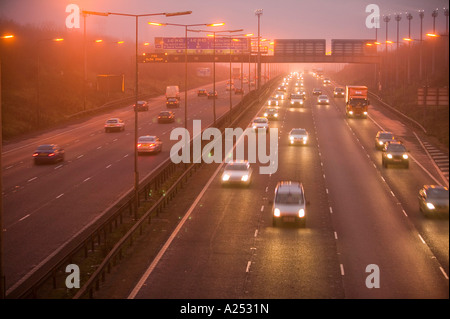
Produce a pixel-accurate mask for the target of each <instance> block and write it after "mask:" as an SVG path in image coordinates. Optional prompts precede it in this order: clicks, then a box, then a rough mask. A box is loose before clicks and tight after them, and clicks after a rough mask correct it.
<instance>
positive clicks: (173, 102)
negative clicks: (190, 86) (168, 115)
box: [166, 97, 180, 108]
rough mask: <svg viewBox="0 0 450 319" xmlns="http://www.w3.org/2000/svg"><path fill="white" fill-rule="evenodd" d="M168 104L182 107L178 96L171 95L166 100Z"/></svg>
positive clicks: (168, 105)
mask: <svg viewBox="0 0 450 319" xmlns="http://www.w3.org/2000/svg"><path fill="white" fill-rule="evenodd" d="M166 106H167V107H170V108H173V107H180V101H179V100H178V99H177V98H174V97H169V98H168V99H167V100H166Z"/></svg>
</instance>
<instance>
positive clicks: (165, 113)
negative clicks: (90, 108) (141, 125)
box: [159, 112, 170, 116]
mask: <svg viewBox="0 0 450 319" xmlns="http://www.w3.org/2000/svg"><path fill="white" fill-rule="evenodd" d="M159 115H161V116H169V115H170V112H160V113H159Z"/></svg>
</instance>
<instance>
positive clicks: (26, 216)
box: [19, 214, 30, 222]
mask: <svg viewBox="0 0 450 319" xmlns="http://www.w3.org/2000/svg"><path fill="white" fill-rule="evenodd" d="M28 217H30V214H28V215H25V216H23V217H22V218H21V219H19V222H21V221H22V220H24V219H26V218H28Z"/></svg>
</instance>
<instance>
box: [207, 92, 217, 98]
mask: <svg viewBox="0 0 450 319" xmlns="http://www.w3.org/2000/svg"><path fill="white" fill-rule="evenodd" d="M214 98H216V99H217V91H214V92H213V91H210V92H208V99H214Z"/></svg>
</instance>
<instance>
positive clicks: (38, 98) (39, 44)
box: [36, 38, 64, 128]
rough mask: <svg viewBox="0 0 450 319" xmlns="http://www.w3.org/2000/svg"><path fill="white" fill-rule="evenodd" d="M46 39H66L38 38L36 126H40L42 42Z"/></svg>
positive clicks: (56, 40) (57, 39) (53, 40)
mask: <svg viewBox="0 0 450 319" xmlns="http://www.w3.org/2000/svg"><path fill="white" fill-rule="evenodd" d="M44 41H52V42H62V41H64V39H62V38H54V39H41V40H38V41H37V43H36V47H37V49H36V50H37V53H36V57H37V63H36V69H37V72H36V128H39V127H40V124H41V123H40V85H39V84H40V75H41V73H40V72H41V71H40V69H41V67H40V61H41V60H40V59H41V57H40V48H41V43H42V42H44Z"/></svg>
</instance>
